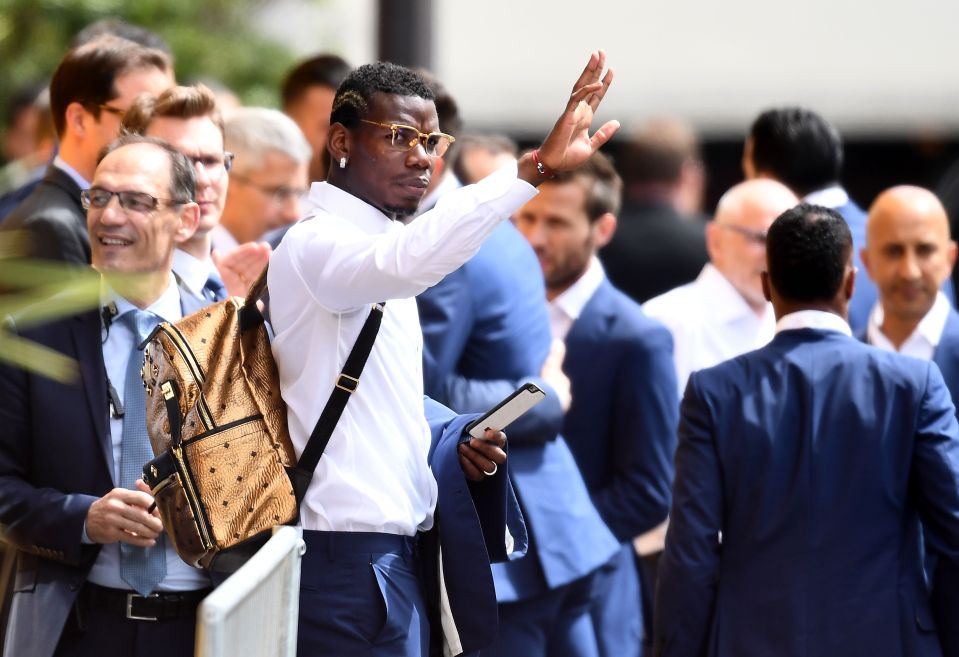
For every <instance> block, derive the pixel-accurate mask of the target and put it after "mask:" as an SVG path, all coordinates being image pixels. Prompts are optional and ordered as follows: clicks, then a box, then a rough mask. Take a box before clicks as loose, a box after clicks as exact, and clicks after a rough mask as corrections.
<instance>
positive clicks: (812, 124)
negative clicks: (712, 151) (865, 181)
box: [749, 107, 843, 196]
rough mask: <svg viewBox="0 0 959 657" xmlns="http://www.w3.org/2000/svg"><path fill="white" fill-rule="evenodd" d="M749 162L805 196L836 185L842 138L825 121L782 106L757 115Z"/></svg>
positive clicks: (750, 131)
mask: <svg viewBox="0 0 959 657" xmlns="http://www.w3.org/2000/svg"><path fill="white" fill-rule="evenodd" d="M749 137H750V139H751V141H752V161H753V166H754V167H755V169H756V171H757V172H760V173H768V174H770V175H772V176H773V177H774V178H776V179H777V180H779V181H780V182H781V183H783V184H784V185H786V186H787V187H789V188H790V189H792V190H793V192H795V194H796V195H797V196H805V195H807V194H810V193H812V192H815V191H817V190H820V189H823V188H824V187H828V186H829V185H832V184H835V183H837V182H839V178H840V176H841V175H842V165H843V147H842V137H840V135H839V131H838V130H836V128H835V127H833V126H832V125H831V124H830V123H829V122H828V121H826V119H824V118H823V117H822V116H820V115H819V114H816V113H815V112H813V111H812V110H809V109H806V108H803V107H781V108H776V109H770V110H766V111H765V112H763V113H762V114H760V115H759V116H758V117H757V118H756V120H755V121H754V122H753V125H752V127H751V128H750V129H749Z"/></svg>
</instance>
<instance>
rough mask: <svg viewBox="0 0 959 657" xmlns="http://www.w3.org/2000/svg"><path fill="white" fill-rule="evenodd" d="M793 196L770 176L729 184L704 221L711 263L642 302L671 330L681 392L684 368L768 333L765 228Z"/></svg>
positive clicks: (758, 342)
mask: <svg viewBox="0 0 959 657" xmlns="http://www.w3.org/2000/svg"><path fill="white" fill-rule="evenodd" d="M797 202H798V199H797V198H796V196H795V195H794V194H793V193H792V192H790V191H789V189H788V188H787V187H786V186H785V185H783V184H781V183H778V182H776V181H775V180H754V181H747V182H744V183H739V184H738V185H735V186H733V187H731V188H730V189H729V190H728V191H727V192H726V193H725V194H723V196H722V198H720V199H719V205H717V206H716V218H715V219H714V220H713V221H712V222H710V223H708V224H707V225H706V246H707V249H708V250H709V260H710V262H709V263H708V264H707V265H706V266H705V267H703V270H702V271H701V272H700V274H699V276H698V277H697V278H696V280H695V281H693V282H691V283H688V284H686V285H682V286H680V287H677V288H675V289H673V290H670V291H669V292H666V293H665V294H662V295H660V296H658V297H655V298H653V299H650V300H649V301H647V302H646V303H645V304H643V310H644V311H645V312H646V314H647V315H649V316H650V317H653V318H654V319H658V320H659V321H661V322H662V323H663V324H665V325H666V326H667V327H668V328H669V330H670V332H671V333H672V334H673V341H674V359H675V363H676V380H677V384H678V386H679V394H680V395H682V394H683V390H685V389H686V379H688V378H689V374H690V372H695V371H696V370H699V369H702V368H704V367H711V366H712V365H715V364H717V363H720V362H722V361H724V360H726V359H728V358H732V357H733V356H738V355H739V354H741V353H744V352H747V351H749V350H751V349H755V348H757V347H761V346H762V345H764V344H766V343H767V342H769V341H770V340H771V339H772V337H773V329H774V325H775V320H774V319H773V311H772V307H771V306H770V305H769V303H768V302H767V301H766V299H765V298H764V297H763V290H762V283H761V278H760V274H761V273H762V271H763V269H765V266H766V248H765V244H766V230H767V229H768V228H769V225H770V224H771V223H772V222H773V219H775V218H776V217H777V216H779V214H780V213H782V212H784V211H785V210H788V209H789V208H791V207H792V206H794V205H795V204H796V203H797Z"/></svg>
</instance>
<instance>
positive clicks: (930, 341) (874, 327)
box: [866, 292, 949, 360]
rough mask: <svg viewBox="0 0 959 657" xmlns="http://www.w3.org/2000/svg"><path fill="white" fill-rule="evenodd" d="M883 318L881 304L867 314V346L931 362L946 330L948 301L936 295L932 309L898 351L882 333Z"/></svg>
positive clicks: (939, 294) (942, 296)
mask: <svg viewBox="0 0 959 657" xmlns="http://www.w3.org/2000/svg"><path fill="white" fill-rule="evenodd" d="M883 318H884V316H883V310H882V304H880V303H877V304H876V305H875V306H873V309H872V312H871V313H869V324H868V325H867V326H866V340H868V342H869V344H871V345H872V346H874V347H879V348H880V349H883V350H885V351H898V352H899V353H900V354H905V355H906V356H913V357H914V358H921V359H922V360H932V357H933V355H934V354H935V353H936V347H938V346H939V341H940V340H941V339H942V332H943V330H944V329H945V328H946V320H947V319H949V299H947V298H946V295H944V294H943V293H942V292H939V293H937V294H936V300H935V301H934V302H933V304H932V308H930V309H929V312H927V313H926V316H925V317H923V318H922V319H921V320H919V324H918V325H917V326H916V328H915V330H914V331H913V332H912V335H910V336H909V337H908V338H906V340H905V341H904V342H903V343H902V346H901V347H899V349H896V346H895V345H894V344H893V343H892V342H891V341H890V340H889V338H887V337H886V335H885V334H884V333H883V332H882V322H883Z"/></svg>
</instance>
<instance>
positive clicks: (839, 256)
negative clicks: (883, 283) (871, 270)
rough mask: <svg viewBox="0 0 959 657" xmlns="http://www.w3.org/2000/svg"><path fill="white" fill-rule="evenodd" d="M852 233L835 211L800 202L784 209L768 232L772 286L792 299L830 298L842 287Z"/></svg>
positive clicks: (767, 248) (812, 299) (767, 240)
mask: <svg viewBox="0 0 959 657" xmlns="http://www.w3.org/2000/svg"><path fill="white" fill-rule="evenodd" d="M851 253H852V234H851V233H850V232H849V226H848V225H846V222H845V220H844V219H843V218H842V216H841V215H840V214H839V213H838V212H836V211H835V210H831V209H830V208H825V207H822V206H819V205H811V204H809V203H801V204H799V205H797V206H796V207H794V208H792V209H789V210H786V211H785V212H783V213H782V214H781V215H779V217H777V218H776V220H775V221H774V222H773V223H772V225H771V226H770V227H769V232H768V233H767V234H766V261H767V266H768V269H769V279H770V282H771V283H772V286H773V287H774V288H775V289H776V291H777V292H778V293H779V294H780V295H781V296H782V297H784V298H786V299H789V300H791V301H829V300H831V299H834V298H835V297H836V294H838V292H839V288H840V287H841V286H842V281H843V277H844V273H845V270H846V265H847V264H848V263H849V256H850V254H851Z"/></svg>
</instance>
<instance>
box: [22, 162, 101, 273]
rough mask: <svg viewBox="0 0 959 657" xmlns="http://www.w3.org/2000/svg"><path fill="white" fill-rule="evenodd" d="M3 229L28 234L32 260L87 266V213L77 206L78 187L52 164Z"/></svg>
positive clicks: (88, 251) (78, 200) (78, 197)
mask: <svg viewBox="0 0 959 657" xmlns="http://www.w3.org/2000/svg"><path fill="white" fill-rule="evenodd" d="M3 229H4V230H15V229H22V230H26V231H28V232H29V234H30V251H29V253H28V255H29V256H31V257H33V258H44V259H47V260H62V261H65V262H69V263H73V264H77V265H89V264H90V239H89V237H88V236H87V213H86V212H85V211H84V209H83V206H81V205H80V188H79V187H77V184H76V183H75V182H73V179H72V178H70V176H68V175H67V174H66V173H65V172H64V171H63V170H61V169H59V168H57V167H55V166H53V165H50V167H49V168H48V169H47V174H46V176H44V178H43V181H42V182H41V183H40V185H39V186H38V187H37V188H36V189H35V190H34V191H33V193H32V194H30V196H28V197H27V198H26V200H24V201H23V203H21V204H20V205H19V206H17V209H16V210H14V211H13V212H12V213H11V214H10V216H9V217H7V219H6V220H5V221H4V222H3Z"/></svg>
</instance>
